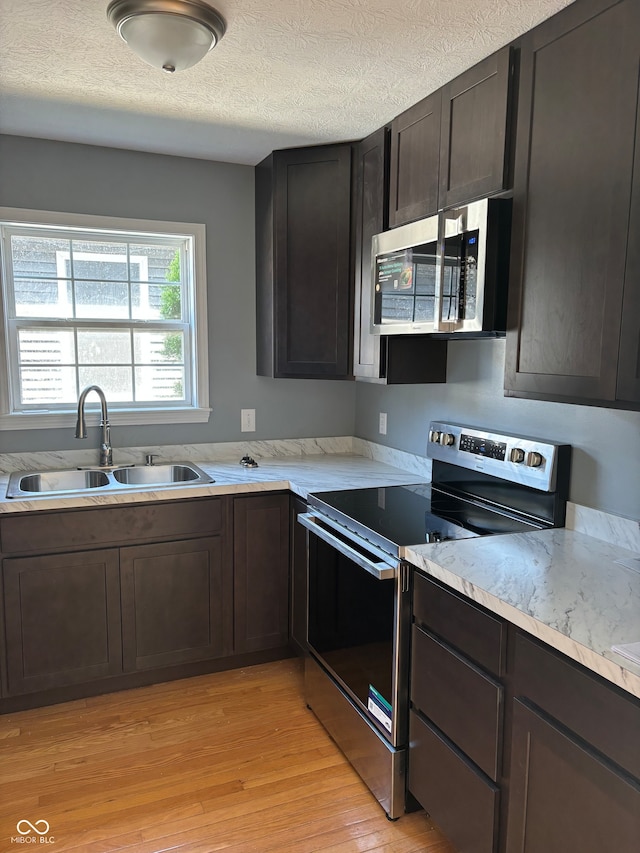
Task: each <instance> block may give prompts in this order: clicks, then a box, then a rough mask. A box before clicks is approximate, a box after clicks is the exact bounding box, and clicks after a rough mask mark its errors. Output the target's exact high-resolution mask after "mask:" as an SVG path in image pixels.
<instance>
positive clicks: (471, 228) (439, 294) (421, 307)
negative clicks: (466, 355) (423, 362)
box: [371, 198, 511, 337]
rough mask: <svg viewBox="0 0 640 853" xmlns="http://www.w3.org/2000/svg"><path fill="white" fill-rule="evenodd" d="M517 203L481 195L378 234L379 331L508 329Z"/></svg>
mask: <svg viewBox="0 0 640 853" xmlns="http://www.w3.org/2000/svg"><path fill="white" fill-rule="evenodd" d="M510 238H511V200H510V199H486V198H485V199H482V200H480V201H476V202H472V203H471V204H468V205H465V206H464V207H457V208H455V209H451V210H445V211H442V212H440V213H439V214H438V215H436V216H431V217H428V218H427V219H421V220H419V221H418V222H410V223H409V224H408V225H402V226H400V227H399V228H394V229H392V230H391V231H385V232H383V233H382V234H377V235H376V236H375V237H373V242H372V252H371V279H372V287H373V300H372V305H373V317H372V328H371V331H372V333H373V334H375V335H407V334H420V335H424V334H430V333H434V334H441V335H447V336H449V335H454V334H455V335H456V336H457V335H459V334H465V333H466V334H467V336H468V337H482V336H485V335H500V334H504V332H505V328H506V309H507V305H506V303H507V283H508V274H509V249H510Z"/></svg>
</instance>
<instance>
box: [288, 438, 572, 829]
mask: <svg viewBox="0 0 640 853" xmlns="http://www.w3.org/2000/svg"><path fill="white" fill-rule="evenodd" d="M427 452H428V456H430V457H431V458H432V460H433V473H432V482H431V483H430V484H415V485H407V486H388V487H381V488H366V489H347V490H344V491H333V492H322V493H316V494H312V495H310V496H309V508H308V512H307V513H305V514H301V515H299V516H298V520H299V521H300V523H301V524H303V525H304V526H305V527H306V528H307V531H308V554H309V565H308V572H309V577H308V614H307V615H308V648H309V657H308V658H307V661H306V664H305V689H306V698H307V703H308V705H309V707H310V708H311V709H312V710H313V711H314V713H315V714H316V716H317V717H318V718H319V719H320V721H321V722H322V723H323V725H324V726H325V728H326V729H327V730H328V732H329V733H330V734H331V736H332V737H333V738H334V740H335V741H336V743H337V744H338V745H339V746H340V747H341V749H342V750H343V752H344V753H345V755H346V756H347V758H348V759H349V760H350V761H351V763H352V764H353V766H354V767H355V769H356V770H357V771H358V772H359V773H360V775H361V776H362V778H363V779H364V781H365V782H366V783H367V785H368V786H369V788H370V789H371V791H372V792H373V793H374V795H375V796H376V798H377V799H378V801H379V802H380V804H381V805H382V807H383V808H384V810H385V811H386V812H387V815H388V816H389V817H390V818H396V817H399V816H400V815H401V814H403V813H404V810H405V764H406V757H407V747H408V744H407V739H408V659H409V634H410V621H411V572H410V567H409V565H408V564H407V563H406V562H404V561H403V549H404V548H405V547H408V546H412V545H417V544H420V543H424V542H439V541H442V540H445V539H466V538H470V537H475V536H487V535H499V534H509V533H515V532H519V531H523V530H536V529H545V528H550V527H562V526H563V525H564V518H565V507H566V500H567V494H568V485H569V466H570V456H571V448H570V446H569V445H565V444H557V443H554V442H549V441H544V440H539V439H535V438H530V437H523V436H515V435H504V434H498V433H496V432H492V431H487V430H483V429H479V428H477V427H468V426H462V425H460V424H449V423H442V422H433V423H431V425H430V430H429V441H428V445H427Z"/></svg>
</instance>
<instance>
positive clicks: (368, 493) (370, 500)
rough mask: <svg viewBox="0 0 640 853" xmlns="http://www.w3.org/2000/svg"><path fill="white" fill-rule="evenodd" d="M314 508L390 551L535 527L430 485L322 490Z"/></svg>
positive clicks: (312, 502) (311, 500) (313, 502)
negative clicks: (426, 543) (409, 546)
mask: <svg viewBox="0 0 640 853" xmlns="http://www.w3.org/2000/svg"><path fill="white" fill-rule="evenodd" d="M309 505H310V506H311V507H314V508H316V509H319V510H321V511H322V512H323V513H324V514H325V515H327V516H329V517H331V518H333V519H334V521H337V522H338V523H340V524H342V525H343V526H344V527H347V528H348V529H350V530H352V531H353V532H355V533H358V534H359V535H360V536H362V537H363V538H364V539H367V540H368V541H370V542H373V543H374V544H377V545H379V546H380V547H383V548H385V550H388V551H390V553H395V552H396V550H397V549H398V548H400V547H403V546H408V545H419V544H421V543H424V542H440V541H443V540H445V539H468V538H471V537H474V536H482V535H488V534H492V533H507V532H508V533H513V532H516V531H518V530H530V529H531V528H532V527H533V525H532V524H529V523H525V522H523V521H520V520H518V519H515V518H513V517H511V516H508V515H505V514H502V513H500V512H498V511H496V510H495V509H489V508H487V507H482V506H478V505H476V504H471V503H469V502H468V501H464V500H462V499H460V498H457V497H454V496H451V495H447V494H445V493H443V492H440V491H439V490H438V489H436V488H432V486H431V485H430V484H425V483H418V484H415V485H408V486H386V487H383V488H369V489H349V490H346V491H335V492H320V493H317V494H315V495H310V497H309Z"/></svg>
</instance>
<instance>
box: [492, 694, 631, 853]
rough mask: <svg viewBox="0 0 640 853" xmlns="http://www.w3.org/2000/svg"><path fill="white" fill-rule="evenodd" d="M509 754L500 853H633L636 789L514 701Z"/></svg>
mask: <svg viewBox="0 0 640 853" xmlns="http://www.w3.org/2000/svg"><path fill="white" fill-rule="evenodd" d="M637 738H638V731H636V733H635V740H636V741H637ZM630 746H632V745H630ZM512 750H513V752H512V761H511V794H510V800H509V824H508V832H507V853H525V851H526V853H567V851H569V850H571V851H573V850H576V851H580V853H602V851H604V850H611V851H612V853H613V851H615V853H635V851H637V850H638V845H639V844H640V787H639V786H638V783H637V781H634V780H632V779H630V778H629V777H628V776H626V775H625V774H624V773H622V772H621V771H620V769H619V768H616V767H615V766H614V765H612V764H610V763H609V762H608V761H606V760H605V759H604V758H603V756H602V755H599V754H598V753H597V752H596V751H595V750H593V749H591V748H590V747H589V745H588V744H585V743H584V742H583V741H581V740H580V739H579V738H577V737H576V736H575V735H574V734H573V733H572V732H570V731H567V730H566V729H565V728H564V727H563V726H561V725H560V724H558V723H557V722H556V721H555V720H553V718H551V717H547V716H546V715H545V714H544V713H542V712H540V711H539V710H537V709H534V708H533V707H530V706H528V705H526V704H524V703H523V702H520V701H519V700H516V701H515V703H514V711H513V741H512Z"/></svg>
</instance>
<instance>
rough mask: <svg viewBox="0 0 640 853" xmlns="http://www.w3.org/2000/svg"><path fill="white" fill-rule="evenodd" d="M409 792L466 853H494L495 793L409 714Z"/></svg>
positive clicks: (451, 749) (495, 791)
mask: <svg viewBox="0 0 640 853" xmlns="http://www.w3.org/2000/svg"><path fill="white" fill-rule="evenodd" d="M410 718H411V719H410V744H409V790H410V791H411V793H412V794H413V796H414V797H415V798H416V799H417V800H418V802H419V803H420V805H422V806H423V807H424V809H425V810H426V811H427V812H428V814H430V815H431V817H432V818H433V819H434V821H435V822H436V823H437V824H438V826H440V827H441V828H442V831H443V832H444V833H445V835H446V836H447V837H448V838H449V839H450V841H451V842H452V843H453V845H454V846H455V847H456V849H457V850H464V853H494V851H495V849H496V838H497V818H498V800H499V792H498V788H497V787H496V786H495V785H492V784H491V783H490V782H489V781H488V780H487V779H485V778H484V777H483V776H482V775H481V774H480V773H479V772H478V771H477V770H475V769H474V767H473V765H471V764H470V763H469V762H468V761H466V760H465V759H464V757H463V756H462V755H461V754H460V753H458V752H457V751H456V750H455V749H454V748H453V747H452V746H451V745H450V744H449V743H448V742H447V741H446V740H445V739H444V738H443V737H442V736H441V735H439V734H438V733H437V732H436V731H435V730H434V729H432V728H431V726H429V725H428V724H427V723H425V721H424V720H422V719H421V718H420V717H418V715H417V714H416V713H414V712H413V711H412V712H411V714H410Z"/></svg>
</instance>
